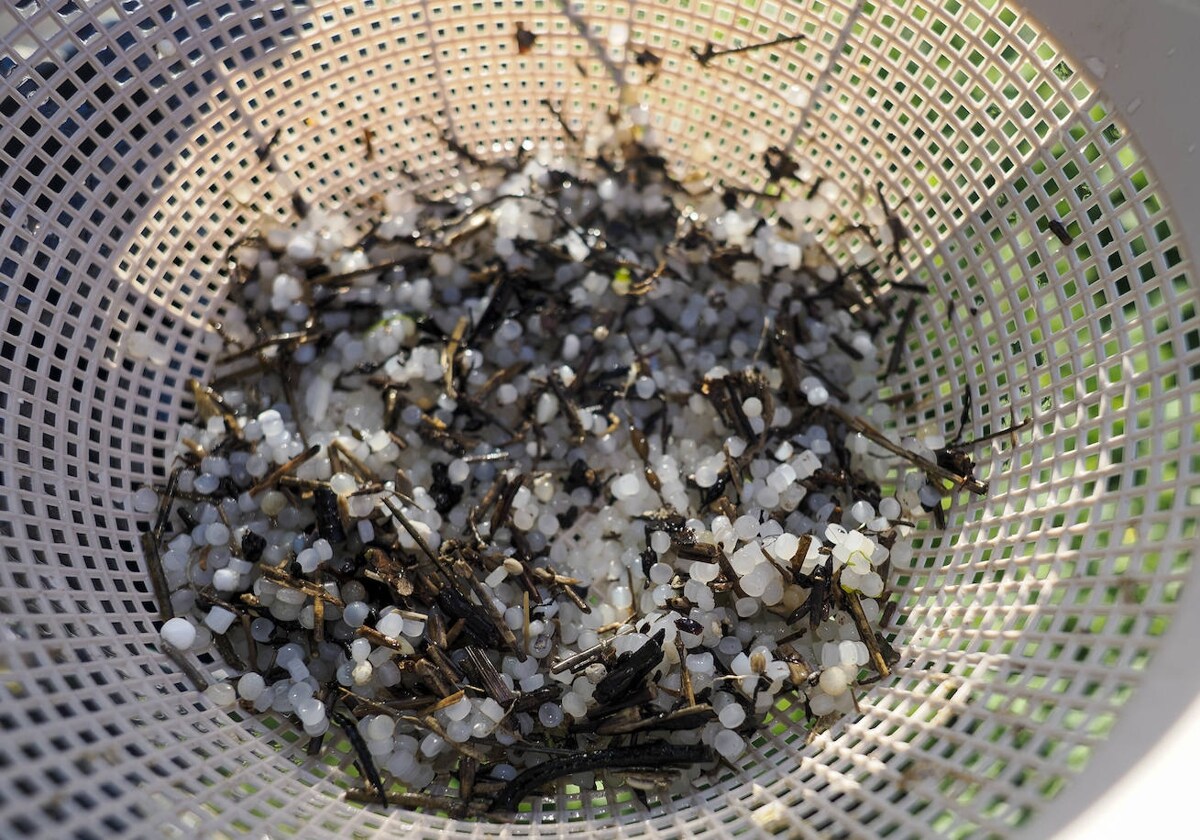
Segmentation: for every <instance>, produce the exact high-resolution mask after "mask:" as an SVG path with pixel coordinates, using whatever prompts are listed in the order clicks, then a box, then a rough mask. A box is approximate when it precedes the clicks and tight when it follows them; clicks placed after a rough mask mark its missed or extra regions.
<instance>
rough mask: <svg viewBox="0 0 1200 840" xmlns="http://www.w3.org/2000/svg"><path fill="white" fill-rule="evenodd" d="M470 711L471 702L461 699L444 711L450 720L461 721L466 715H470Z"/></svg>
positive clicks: (464, 698) (471, 707)
mask: <svg viewBox="0 0 1200 840" xmlns="http://www.w3.org/2000/svg"><path fill="white" fill-rule="evenodd" d="M472 709H473V706H472V705H471V701H470V700H469V699H468V698H466V697H463V698H462V699H461V700H459V701H458V702H457V703H455V704H454V705H453V706H450V707H448V708H447V709H446V710H445V711H446V717H448V718H450V720H463V719H464V718H466V717H467V715H469V714H471V711H472Z"/></svg>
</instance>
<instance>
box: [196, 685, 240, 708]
mask: <svg viewBox="0 0 1200 840" xmlns="http://www.w3.org/2000/svg"><path fill="white" fill-rule="evenodd" d="M204 697H205V699H206V700H208V702H210V703H212V704H213V705H214V706H232V705H233V704H234V703H236V702H237V690H236V689H235V688H234V687H233V686H232V685H230V684H229V683H227V682H216V683H213V684H212V685H210V686H209V687H208V688H206V689H205V690H204Z"/></svg>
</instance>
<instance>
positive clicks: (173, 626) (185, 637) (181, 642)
mask: <svg viewBox="0 0 1200 840" xmlns="http://www.w3.org/2000/svg"><path fill="white" fill-rule="evenodd" d="M159 632H160V635H161V636H162V640H163V641H164V642H166V643H167V644H169V645H170V646H171V647H173V648H175V649H176V650H187V649H188V648H190V647H191V646H192V644H193V643H194V642H195V641H196V625H194V624H192V622H191V621H189V620H188V619H186V618H184V617H183V616H175V617H174V618H172V619H169V620H168V621H167V622H166V623H165V624H164V625H163V626H162V630H161V631H159Z"/></svg>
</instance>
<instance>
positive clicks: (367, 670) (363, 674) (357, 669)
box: [350, 662, 375, 685]
mask: <svg viewBox="0 0 1200 840" xmlns="http://www.w3.org/2000/svg"><path fill="white" fill-rule="evenodd" d="M374 671H375V668H374V666H372V665H371V663H370V662H359V663H357V664H356V665H355V666H354V667H353V668H352V669H351V671H350V677H351V679H353V680H354V684H355V685H366V684H367V683H369V682H370V681H371V675H372V674H373V673H374Z"/></svg>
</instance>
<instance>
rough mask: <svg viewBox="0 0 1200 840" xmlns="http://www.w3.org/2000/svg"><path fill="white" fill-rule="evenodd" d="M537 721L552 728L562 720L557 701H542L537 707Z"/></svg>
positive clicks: (561, 711) (560, 709) (561, 712)
mask: <svg viewBox="0 0 1200 840" xmlns="http://www.w3.org/2000/svg"><path fill="white" fill-rule="evenodd" d="M538 721H540V722H541V724H542V726H544V727H546V728H547V729H553V728H554V727H556V726H558V725H559V724H560V723H562V721H563V710H562V708H561V707H560V706H559V705H558V704H557V703H543V704H542V705H541V706H539V707H538Z"/></svg>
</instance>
